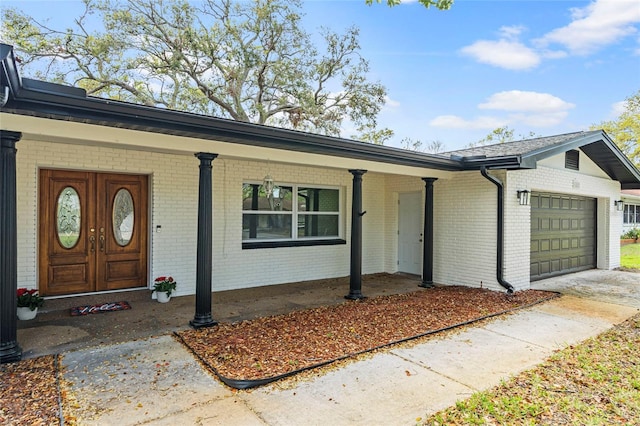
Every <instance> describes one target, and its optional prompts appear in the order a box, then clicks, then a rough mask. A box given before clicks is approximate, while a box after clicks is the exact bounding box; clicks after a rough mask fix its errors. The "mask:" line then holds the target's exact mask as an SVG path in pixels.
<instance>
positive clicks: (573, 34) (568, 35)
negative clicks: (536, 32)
mask: <svg viewBox="0 0 640 426" xmlns="http://www.w3.org/2000/svg"><path fill="white" fill-rule="evenodd" d="M571 14H572V22H571V23H570V24H569V25H567V26H564V27H561V28H557V29H555V30H553V31H551V32H549V33H547V34H546V35H544V36H543V37H542V38H540V39H537V40H535V44H536V45H537V46H540V47H546V46H548V45H550V44H554V43H557V44H560V45H562V46H564V47H566V48H567V49H569V51H570V52H571V53H573V54H577V55H587V54H589V53H592V52H594V51H596V50H598V49H600V48H602V47H604V46H607V45H609V44H612V43H615V42H617V41H618V40H620V39H622V38H624V37H627V36H629V35H632V34H635V33H636V32H637V28H635V27H634V25H633V24H635V23H638V22H640V6H639V5H638V2H637V0H597V1H594V2H593V3H591V4H589V5H588V6H586V7H583V8H573V9H571Z"/></svg>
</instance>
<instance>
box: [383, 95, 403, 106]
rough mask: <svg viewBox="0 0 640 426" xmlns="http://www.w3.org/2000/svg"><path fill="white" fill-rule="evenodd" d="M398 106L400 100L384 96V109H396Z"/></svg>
mask: <svg viewBox="0 0 640 426" xmlns="http://www.w3.org/2000/svg"><path fill="white" fill-rule="evenodd" d="M399 107H400V102H398V101H396V100H395V99H391V98H390V97H389V96H385V97H384V106H383V108H385V109H396V108H399Z"/></svg>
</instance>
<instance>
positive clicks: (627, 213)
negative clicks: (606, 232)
mask: <svg viewBox="0 0 640 426" xmlns="http://www.w3.org/2000/svg"><path fill="white" fill-rule="evenodd" d="M622 217H623V222H624V224H625V225H627V224H630V225H632V224H640V205H637V204H626V203H625V205H624V213H623V215H622Z"/></svg>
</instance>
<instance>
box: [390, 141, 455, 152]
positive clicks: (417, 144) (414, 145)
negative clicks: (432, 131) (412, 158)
mask: <svg viewBox="0 0 640 426" xmlns="http://www.w3.org/2000/svg"><path fill="white" fill-rule="evenodd" d="M400 143H401V144H402V146H401V148H403V149H406V150H409V151H419V152H427V153H429V154H439V153H441V152H444V151H445V145H444V144H443V143H442V142H441V141H438V140H434V141H431V142H429V143H428V144H427V145H425V146H423V145H422V141H421V140H419V139H416V140H413V139H411V138H404V139H402V140H401V141H400Z"/></svg>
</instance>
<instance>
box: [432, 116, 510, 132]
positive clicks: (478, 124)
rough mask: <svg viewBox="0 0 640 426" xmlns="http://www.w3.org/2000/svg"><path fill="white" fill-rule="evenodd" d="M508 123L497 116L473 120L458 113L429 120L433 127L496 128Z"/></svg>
mask: <svg viewBox="0 0 640 426" xmlns="http://www.w3.org/2000/svg"><path fill="white" fill-rule="evenodd" d="M506 124H507V122H506V121H505V120H504V119H498V118H495V117H476V118H474V119H473V120H465V119H464V118H462V117H458V116H457V115H439V116H437V117H436V118H434V119H433V120H431V121H429V125H430V126H432V127H442V128H446V129H495V128H496V127H502V126H504V125H506Z"/></svg>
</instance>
